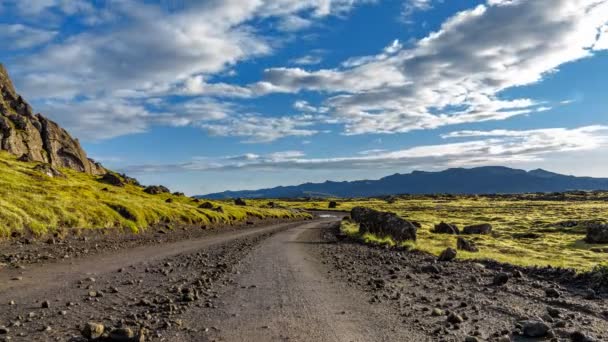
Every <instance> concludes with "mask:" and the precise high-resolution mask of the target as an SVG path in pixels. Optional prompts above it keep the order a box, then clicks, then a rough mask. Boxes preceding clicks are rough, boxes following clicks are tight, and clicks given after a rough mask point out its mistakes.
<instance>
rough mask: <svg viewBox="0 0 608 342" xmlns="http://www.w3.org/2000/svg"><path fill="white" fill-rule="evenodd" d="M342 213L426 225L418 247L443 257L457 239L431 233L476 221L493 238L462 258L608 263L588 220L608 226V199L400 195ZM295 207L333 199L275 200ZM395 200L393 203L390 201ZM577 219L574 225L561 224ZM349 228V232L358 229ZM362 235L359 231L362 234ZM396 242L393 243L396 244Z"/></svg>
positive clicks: (346, 206) (352, 203)
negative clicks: (384, 215) (361, 211)
mask: <svg viewBox="0 0 608 342" xmlns="http://www.w3.org/2000/svg"><path fill="white" fill-rule="evenodd" d="M337 201H338V203H339V206H338V210H350V209H352V208H354V207H356V206H364V207H369V208H373V209H376V210H381V211H390V212H394V213H397V214H398V215H400V216H401V217H404V218H406V219H409V220H412V221H417V222H420V223H421V224H422V228H421V229H419V230H418V241H417V242H416V243H415V244H414V247H415V248H416V249H419V250H422V251H426V252H430V253H432V254H435V255H438V254H439V253H441V251H443V250H444V249H445V248H447V247H455V246H456V236H451V235H442V234H433V233H431V229H432V228H433V227H434V225H435V224H438V223H439V222H441V221H445V222H449V223H455V224H457V225H458V226H459V227H463V226H466V225H470V224H477V223H490V224H492V226H493V228H494V232H493V234H492V235H488V236H484V235H482V236H475V235H471V236H467V237H466V238H467V239H472V240H474V241H475V243H476V245H477V246H478V247H479V249H480V252H479V253H469V252H464V251H459V252H458V257H459V258H461V259H492V260H496V261H500V262H505V263H511V264H515V265H521V266H548V265H550V266H553V267H564V268H575V269H577V270H580V271H589V270H592V269H593V268H594V267H596V266H597V265H601V264H602V263H604V262H606V260H608V254H606V253H597V252H594V251H593V250H592V248H594V247H600V248H606V247H608V245H590V244H587V243H585V241H584V238H585V233H586V227H585V223H586V222H591V221H598V222H605V221H606V220H607V219H608V201H605V200H599V199H591V200H586V201H581V200H568V199H566V200H564V201H539V200H526V199H521V198H519V199H516V198H513V199H509V198H489V197H472V196H468V197H458V196H449V197H444V198H441V197H435V198H433V197H422V196H416V197H399V198H395V199H394V202H393V203H388V202H387V201H385V200H382V199H351V200H337ZM275 202H276V203H279V204H280V205H283V206H287V207H292V208H307V209H324V210H327V209H326V208H327V204H328V200H318V201H316V200H312V201H299V202H298V201H275ZM391 202H392V201H391ZM565 221H576V222H578V223H579V224H578V225H575V226H573V227H568V226H565V225H562V224H561V223H562V222H565ZM354 230H355V229H354V228H353V227H350V228H349V230H348V231H354ZM357 231H358V230H357ZM524 233H536V234H538V235H539V238H536V239H531V238H522V237H521V234H524ZM364 240H367V241H368V242H371V243H376V242H378V241H379V242H385V243H390V242H388V241H385V240H384V239H382V238H378V237H369V236H368V237H367V238H365V239H364ZM393 244H394V242H393Z"/></svg>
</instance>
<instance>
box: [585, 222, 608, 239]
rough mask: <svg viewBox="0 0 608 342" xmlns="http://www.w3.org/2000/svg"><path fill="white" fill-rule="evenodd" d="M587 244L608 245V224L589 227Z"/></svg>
mask: <svg viewBox="0 0 608 342" xmlns="http://www.w3.org/2000/svg"><path fill="white" fill-rule="evenodd" d="M585 241H586V242H587V243H608V224H592V225H589V226H588V227H587V237H586V238H585Z"/></svg>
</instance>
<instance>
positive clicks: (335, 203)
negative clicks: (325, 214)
mask: <svg viewBox="0 0 608 342" xmlns="http://www.w3.org/2000/svg"><path fill="white" fill-rule="evenodd" d="M327 207H328V208H329V209H336V208H337V207H338V202H336V201H331V202H329V204H328V205H327Z"/></svg>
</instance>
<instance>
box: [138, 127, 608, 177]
mask: <svg viewBox="0 0 608 342" xmlns="http://www.w3.org/2000/svg"><path fill="white" fill-rule="evenodd" d="M445 137H446V138H456V137H460V138H462V137H474V138H478V137H483V138H487V139H481V140H472V141H465V142H456V143H446V144H439V145H423V146H416V147H412V148H407V149H403V150H398V151H385V150H369V151H362V152H361V153H359V155H357V156H349V157H333V158H305V156H304V154H303V153H301V152H299V151H295V152H293V151H291V152H279V153H275V154H270V155H267V156H259V155H256V154H248V155H245V156H237V157H224V158H202V159H200V158H199V159H196V160H193V161H192V162H188V163H183V164H176V165H143V166H130V167H127V168H126V170H127V171H128V172H130V173H146V172H151V173H155V172H174V171H184V170H188V171H214V170H215V171H217V170H227V169H254V170H277V171H282V172H284V171H285V170H336V169H348V170H377V169H378V168H387V169H388V168H399V167H408V168H433V169H437V168H443V167H454V166H475V165H494V164H507V163H522V162H531V161H539V160H543V158H546V157H548V156H551V155H554V154H556V153H564V152H573V151H593V150H598V149H599V148H601V147H606V146H607V145H608V126H587V127H580V128H575V129H566V128H554V129H538V130H529V131H507V130H501V131H487V132H485V131H465V132H455V133H451V134H448V135H446V136H445Z"/></svg>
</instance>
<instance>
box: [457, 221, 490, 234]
mask: <svg viewBox="0 0 608 342" xmlns="http://www.w3.org/2000/svg"><path fill="white" fill-rule="evenodd" d="M491 232H492V225H491V224H489V223H482V224H474V225H471V226H466V227H464V229H463V230H462V233H463V234H490V233H491Z"/></svg>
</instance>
